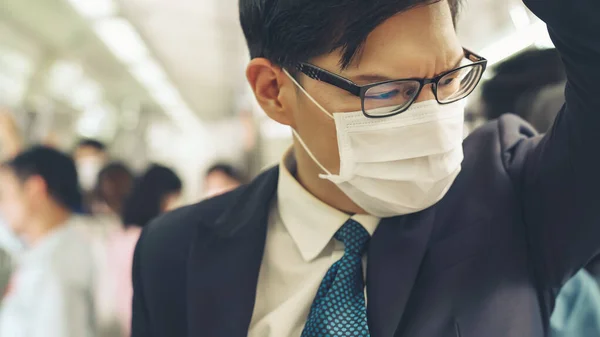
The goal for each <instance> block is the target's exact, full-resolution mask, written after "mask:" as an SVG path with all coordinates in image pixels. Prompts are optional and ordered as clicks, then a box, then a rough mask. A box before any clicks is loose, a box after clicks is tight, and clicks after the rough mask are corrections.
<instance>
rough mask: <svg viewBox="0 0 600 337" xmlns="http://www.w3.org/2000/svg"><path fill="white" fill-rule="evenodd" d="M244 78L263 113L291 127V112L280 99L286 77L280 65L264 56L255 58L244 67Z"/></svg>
mask: <svg viewBox="0 0 600 337" xmlns="http://www.w3.org/2000/svg"><path fill="white" fill-rule="evenodd" d="M246 78H247V79H248V83H249V84H250V87H251V88H252V91H253V92H254V96H256V100H257V101H258V104H259V105H260V106H261V107H262V109H263V110H264V111H265V113H266V114H267V115H268V116H269V117H270V118H271V119H273V120H274V121H276V122H278V123H280V124H284V125H289V126H292V127H293V126H294V125H293V119H292V118H291V116H292V112H291V111H287V109H285V108H284V106H285V104H284V102H282V100H281V98H282V96H281V89H282V85H283V81H284V80H285V79H287V75H286V74H285V73H284V72H283V70H282V69H281V67H279V66H276V65H274V64H272V63H271V62H270V61H269V60H267V59H265V58H255V59H253V60H252V61H250V63H249V64H248V67H247V68H246Z"/></svg>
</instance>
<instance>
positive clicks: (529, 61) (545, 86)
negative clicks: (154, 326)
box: [481, 49, 567, 133]
mask: <svg viewBox="0 0 600 337" xmlns="http://www.w3.org/2000/svg"><path fill="white" fill-rule="evenodd" d="M566 82H567V74H566V71H565V67H564V65H563V63H562V60H561V59H560V54H559V53H558V51H557V50H556V49H544V50H539V49H531V50H527V51H524V52H521V53H519V54H517V55H515V56H513V57H511V58H510V59H508V60H506V61H504V62H502V63H500V64H498V65H496V66H495V67H494V76H493V77H492V78H491V79H490V80H489V81H486V82H485V83H484V84H483V85H482V86H481V100H482V102H483V104H482V105H481V106H482V108H483V115H484V116H486V117H487V119H489V120H493V119H496V118H499V117H500V116H502V115H503V114H506V113H513V114H516V115H518V116H519V117H521V118H523V119H524V120H526V121H528V122H529V123H531V125H532V126H533V127H534V128H535V129H536V130H537V131H538V132H541V133H545V132H547V131H548V130H549V129H550V127H551V126H552V124H553V123H554V119H555V118H556V115H557V114H558V112H559V111H560V108H561V107H562V106H563V104H564V103H565V94H564V92H565V83H566Z"/></svg>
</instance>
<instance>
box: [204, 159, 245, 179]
mask: <svg viewBox="0 0 600 337" xmlns="http://www.w3.org/2000/svg"><path fill="white" fill-rule="evenodd" d="M214 172H221V173H223V174H225V175H226V176H228V177H229V178H231V179H234V180H236V181H238V182H240V183H243V182H244V181H245V179H244V176H243V174H241V173H240V172H239V171H238V170H236V169H235V168H234V167H233V166H231V165H229V164H225V163H217V164H215V165H213V166H211V167H210V168H209V169H208V170H207V171H206V176H207V177H208V175H210V174H211V173H214Z"/></svg>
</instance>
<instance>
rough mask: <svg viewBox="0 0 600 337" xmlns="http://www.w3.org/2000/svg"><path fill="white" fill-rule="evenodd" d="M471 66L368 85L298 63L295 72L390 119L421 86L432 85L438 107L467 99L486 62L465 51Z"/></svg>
mask: <svg viewBox="0 0 600 337" xmlns="http://www.w3.org/2000/svg"><path fill="white" fill-rule="evenodd" d="M463 51H464V54H465V55H464V56H465V58H466V59H467V60H468V61H469V62H471V63H470V64H467V65H464V66H461V67H459V68H456V69H453V70H450V71H447V72H445V73H443V74H440V75H438V76H436V77H434V78H410V79H402V80H391V81H385V82H378V83H373V84H368V85H362V86H361V85H357V84H355V83H354V82H352V81H350V80H349V79H347V78H344V77H342V76H340V75H336V74H334V73H332V72H329V71H327V70H325V69H322V68H319V67H317V66H314V65H312V64H308V63H299V64H298V65H297V66H296V70H298V71H299V72H301V73H303V74H305V75H306V76H308V77H310V78H312V79H314V80H317V81H321V82H325V83H328V84H331V85H333V86H336V87H338V88H340V89H343V90H346V91H348V92H349V93H351V94H353V95H354V96H358V97H360V99H361V102H362V111H363V113H364V114H365V116H367V117H370V118H382V117H390V116H394V115H397V114H400V113H402V112H404V111H406V110H408V108H410V106H411V105H412V104H413V103H414V102H415V100H416V99H417V97H419V94H420V93H421V91H422V90H423V87H424V86H426V85H428V84H431V85H432V86H431V90H432V91H433V95H434V96H435V99H436V100H437V101H438V103H440V104H450V103H454V102H456V101H459V100H461V99H464V98H465V97H467V96H469V95H470V94H471V93H472V92H473V90H475V88H476V87H477V84H479V81H480V80H481V77H482V76H483V72H484V71H485V68H486V66H487V60H486V59H485V58H483V57H481V56H478V55H476V54H475V53H472V52H470V51H469V50H467V49H464V48H463Z"/></svg>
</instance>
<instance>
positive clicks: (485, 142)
mask: <svg viewBox="0 0 600 337" xmlns="http://www.w3.org/2000/svg"><path fill="white" fill-rule="evenodd" d="M540 139H541V136H539V135H538V133H537V132H536V131H535V129H534V128H533V127H532V126H531V125H530V124H529V123H527V122H526V121H525V120H523V119H522V118H520V117H518V116H516V115H513V114H504V115H502V116H501V117H500V118H498V119H496V120H493V121H490V122H488V123H486V124H484V125H483V126H481V127H480V128H478V129H477V130H475V131H474V132H473V133H471V134H470V135H469V137H467V139H466V140H465V142H464V150H465V158H466V159H468V160H470V161H472V162H473V163H480V160H481V159H483V158H488V159H489V158H490V157H489V156H490V155H491V156H493V159H492V160H493V161H498V160H499V164H501V165H502V166H503V167H504V169H505V170H506V171H511V172H513V173H514V172H517V171H519V170H520V168H521V167H522V166H523V163H524V161H525V159H526V158H527V156H528V154H529V153H530V152H531V151H532V150H533V149H534V148H535V147H536V146H537V144H538V143H539V141H540Z"/></svg>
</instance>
